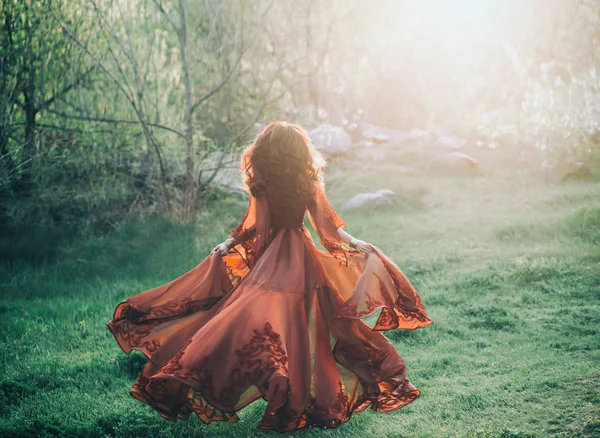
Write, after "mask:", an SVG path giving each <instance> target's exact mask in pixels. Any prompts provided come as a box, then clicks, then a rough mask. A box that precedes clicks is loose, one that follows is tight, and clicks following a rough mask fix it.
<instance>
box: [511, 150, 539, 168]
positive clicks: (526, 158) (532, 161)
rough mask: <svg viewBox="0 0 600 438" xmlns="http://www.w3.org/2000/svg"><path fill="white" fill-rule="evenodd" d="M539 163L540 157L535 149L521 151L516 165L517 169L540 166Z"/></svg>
mask: <svg viewBox="0 0 600 438" xmlns="http://www.w3.org/2000/svg"><path fill="white" fill-rule="evenodd" d="M540 161H541V155H540V153H539V151H538V150H537V149H521V152H520V153H519V159H518V160H517V163H518V165H519V167H523V168H530V167H537V166H538V165H540V166H541V164H539V163H540ZM542 164H543V163H542Z"/></svg>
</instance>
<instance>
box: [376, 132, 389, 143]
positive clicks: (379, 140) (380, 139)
mask: <svg viewBox="0 0 600 438" xmlns="http://www.w3.org/2000/svg"><path fill="white" fill-rule="evenodd" d="M372 140H373V143H385V142H388V141H390V138H389V137H388V136H387V135H385V134H375V137H373V139H372Z"/></svg>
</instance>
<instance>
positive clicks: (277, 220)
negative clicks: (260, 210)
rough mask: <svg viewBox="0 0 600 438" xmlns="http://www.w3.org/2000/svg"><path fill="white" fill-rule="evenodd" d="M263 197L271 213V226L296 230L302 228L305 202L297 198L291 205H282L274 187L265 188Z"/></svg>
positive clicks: (279, 194) (279, 195)
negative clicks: (265, 198)
mask: <svg viewBox="0 0 600 438" xmlns="http://www.w3.org/2000/svg"><path fill="white" fill-rule="evenodd" d="M265 196H266V197H267V201H268V203H269V210H270V212H271V225H272V226H274V227H275V228H296V227H300V226H302V224H303V222H304V213H305V212H306V208H307V205H306V202H304V201H303V200H302V199H300V198H298V199H296V200H294V202H291V203H289V202H288V203H284V202H282V199H281V192H280V191H278V190H277V189H276V188H274V187H267V188H266V190H265Z"/></svg>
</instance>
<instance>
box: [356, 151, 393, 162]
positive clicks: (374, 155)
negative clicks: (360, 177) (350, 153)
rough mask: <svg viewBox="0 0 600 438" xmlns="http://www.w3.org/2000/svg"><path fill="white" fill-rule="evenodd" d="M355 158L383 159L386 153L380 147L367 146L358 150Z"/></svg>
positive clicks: (365, 159) (362, 159) (385, 157)
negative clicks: (367, 147)
mask: <svg viewBox="0 0 600 438" xmlns="http://www.w3.org/2000/svg"><path fill="white" fill-rule="evenodd" d="M356 158H358V159H359V160H361V161H384V160H386V159H387V158H388V154H387V153H386V152H385V151H382V150H381V149H376V148H369V149H363V150H361V151H359V153H358V154H356Z"/></svg>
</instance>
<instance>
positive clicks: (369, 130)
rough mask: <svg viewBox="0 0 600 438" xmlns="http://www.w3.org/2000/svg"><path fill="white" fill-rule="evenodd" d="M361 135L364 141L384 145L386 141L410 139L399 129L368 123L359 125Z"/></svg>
mask: <svg viewBox="0 0 600 438" xmlns="http://www.w3.org/2000/svg"><path fill="white" fill-rule="evenodd" d="M358 128H359V129H360V133H361V135H362V136H363V138H364V139H366V140H370V141H372V142H374V143H383V142H385V141H406V140H408V139H409V138H410V136H409V134H408V133H406V132H404V131H401V130H399V129H392V128H386V127H384V126H377V125H373V124H371V123H367V122H360V124H359V125H358Z"/></svg>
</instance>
